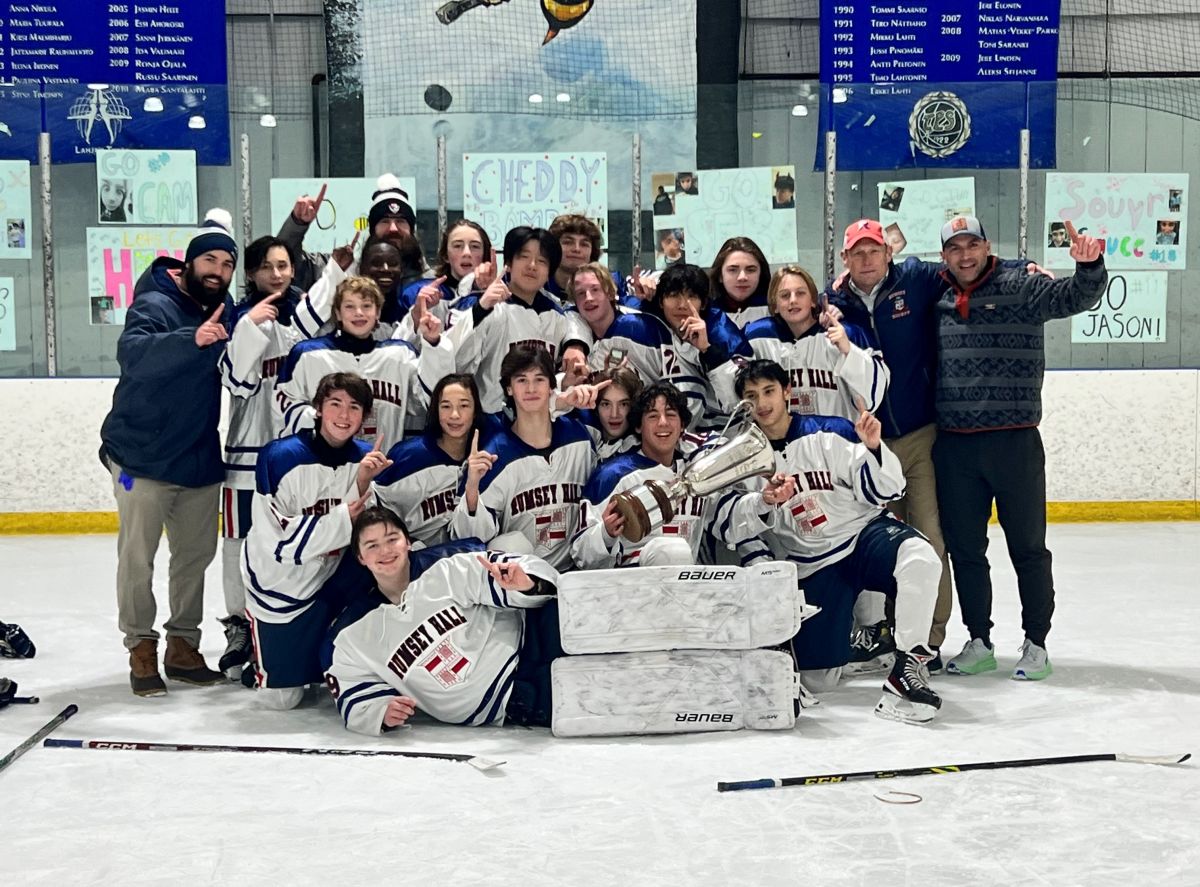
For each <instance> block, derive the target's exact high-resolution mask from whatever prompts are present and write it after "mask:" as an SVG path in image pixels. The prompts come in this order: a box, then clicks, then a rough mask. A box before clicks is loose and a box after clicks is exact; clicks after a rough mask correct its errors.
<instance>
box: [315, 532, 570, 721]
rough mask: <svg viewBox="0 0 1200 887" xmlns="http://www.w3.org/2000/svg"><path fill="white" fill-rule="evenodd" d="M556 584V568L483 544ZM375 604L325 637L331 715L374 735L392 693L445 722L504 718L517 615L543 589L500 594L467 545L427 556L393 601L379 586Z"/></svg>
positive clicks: (491, 555) (541, 600)
mask: <svg viewBox="0 0 1200 887" xmlns="http://www.w3.org/2000/svg"><path fill="white" fill-rule="evenodd" d="M485 556H486V557H487V558H488V560H490V561H492V562H493V563H495V562H501V563H519V564H520V565H521V566H522V567H524V568H525V572H526V573H528V574H529V575H530V577H536V578H539V579H543V580H545V581H547V582H549V583H551V584H553V585H555V586H557V583H558V573H557V572H555V570H554V569H553V568H551V567H550V565H549V564H547V563H546V562H545V561H543V560H541V559H539V558H536V557H530V556H528V555H516V554H505V553H502V552H496V551H489V552H486V554H485ZM372 597H373V598H374V599H375V600H376V601H377V602H378V606H376V607H375V608H374V609H371V610H369V611H368V612H366V613H365V614H364V615H363V616H362V617H361V618H360V619H358V620H357V621H355V622H351V623H350V624H348V625H344V626H343V627H342V628H341V630H340V631H339V632H338V634H337V636H336V637H335V638H334V641H333V662H332V665H331V666H330V668H329V671H328V672H327V673H326V683H327V684H328V685H329V689H330V691H331V692H332V693H333V696H334V699H335V700H336V701H337V709H338V713H339V714H341V716H342V720H343V721H344V722H345V724H346V726H347V727H348V728H349V729H351V730H353V731H355V732H356V733H365V734H366V735H368V736H377V735H378V734H380V733H381V732H383V716H384V714H385V712H386V711H387V707H388V704H389V703H390V702H391V701H392V700H393V699H394V698H395V697H397V696H409V697H412V698H413V699H415V700H416V703H417V706H416V707H417V708H418V709H419V710H420V711H423V712H425V713H426V714H429V715H431V716H433V717H434V718H437V719H438V720H439V721H443V722H446V723H451V724H461V725H464V726H470V727H476V726H483V725H486V724H494V725H497V726H499V725H501V724H503V723H504V716H505V707H506V706H507V704H508V698H509V696H510V695H511V693H512V678H513V675H514V674H515V672H516V670H517V663H518V662H519V658H520V651H521V642H522V639H523V634H524V620H525V616H524V614H523V613H522V612H521V610H522V609H525V608H532V607H540V606H542V605H543V604H545V603H546V602H547V601H549V600H551V597H550V596H549V595H534V594H525V593H523V592H518V591H505V590H504V589H503V588H501V587H500V586H499V585H497V584H496V582H495V581H494V580H493V579H492V577H491V574H489V573H488V572H487V570H485V569H484V568H483V566H482V565H481V564H480V563H479V561H478V560H477V555H476V553H474V552H471V553H465V554H455V555H451V556H450V557H445V558H442V559H441V560H439V561H437V562H436V563H434V564H433V565H432V566H431V567H429V568H428V569H427V570H426V571H425V572H424V573H422V574H421V575H420V576H419V577H418V578H417V579H415V580H413V581H412V583H410V584H409V586H408V588H407V589H406V590H405V592H404V597H403V599H402V600H401V603H400V604H399V605H396V604H393V603H391V601H388V600H387V599H386V598H384V597H383V596H382V595H380V594H379V592H378V591H376V592H373V594H372Z"/></svg>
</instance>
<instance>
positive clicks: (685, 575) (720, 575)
mask: <svg viewBox="0 0 1200 887" xmlns="http://www.w3.org/2000/svg"><path fill="white" fill-rule="evenodd" d="M679 578H680V579H685V580H696V579H703V580H708V581H712V582H725V581H727V580H729V579H736V578H737V571H736V570H683V571H681V572H680V573H679Z"/></svg>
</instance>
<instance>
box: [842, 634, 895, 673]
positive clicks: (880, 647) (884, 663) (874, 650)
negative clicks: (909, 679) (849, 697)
mask: <svg viewBox="0 0 1200 887" xmlns="http://www.w3.org/2000/svg"><path fill="white" fill-rule="evenodd" d="M895 661H896V639H895V638H894V637H893V636H892V631H891V629H890V628H888V625H887V623H886V622H877V623H875V624H874V625H866V626H863V627H862V628H859V629H858V630H857V631H855V632H854V635H853V636H852V637H851V639H850V661H849V662H847V663H846V666H845V668H844V672H845V674H846V675H857V674H876V673H878V672H886V671H887V670H888V669H890V668H891V667H892V665H893V664H894V663H895Z"/></svg>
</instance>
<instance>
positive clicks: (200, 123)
mask: <svg viewBox="0 0 1200 887" xmlns="http://www.w3.org/2000/svg"><path fill="white" fill-rule="evenodd" d="M205 126H206V124H205V122H204V118H203V117H201V116H200V115H199V114H193V115H192V116H191V117H189V118H188V129H204V127H205Z"/></svg>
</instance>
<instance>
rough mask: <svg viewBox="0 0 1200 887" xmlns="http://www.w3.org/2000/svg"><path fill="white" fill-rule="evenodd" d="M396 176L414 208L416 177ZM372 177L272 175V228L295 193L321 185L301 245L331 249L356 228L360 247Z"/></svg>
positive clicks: (279, 222) (282, 217) (345, 240)
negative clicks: (318, 201) (317, 205)
mask: <svg viewBox="0 0 1200 887" xmlns="http://www.w3.org/2000/svg"><path fill="white" fill-rule="evenodd" d="M398 178H399V179H400V187H401V188H402V189H403V190H404V192H405V193H406V194H407V195H408V202H409V203H410V204H411V205H412V208H413V210H414V211H416V209H417V208H418V206H419V205H420V204H418V203H417V195H416V188H417V184H416V179H414V178H411V177H405V176H399V177H398ZM375 181H376V180H375V178H362V179H271V230H272V231H278V230H279V228H280V226H281V225H282V224H283V223H284V222H285V221H286V220H287V217H288V216H289V215H291V212H292V206H293V205H295V203H296V198H297V197H300V196H302V195H304V194H307V195H308V196H309V197H316V196H317V195H318V194H320V193H321V188H322V187H324V188H325V198H324V199H323V200H322V201H321V206H320V208H319V209H318V210H317V218H316V219H315V220H314V221H313V223H312V224H311V225H309V226H308V231H307V232H306V233H305V235H304V248H305V249H306V250H308V251H309V252H319V253H331V252H333V250H334V248H336V247H339V246H346V245H347V244H348V243H350V242H351V241H352V240H353V239H354V234H355V232H362V236H361V237H360V238H359V240H358V247H357V249H358V250H359V251H361V249H362V245H363V242H364V241H366V239H367V234H368V233H369V232H368V231H367V214H368V213H369V212H370V211H371V195H372V194H374V193H375V187H376V186H375ZM469 218H470V217H469Z"/></svg>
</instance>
